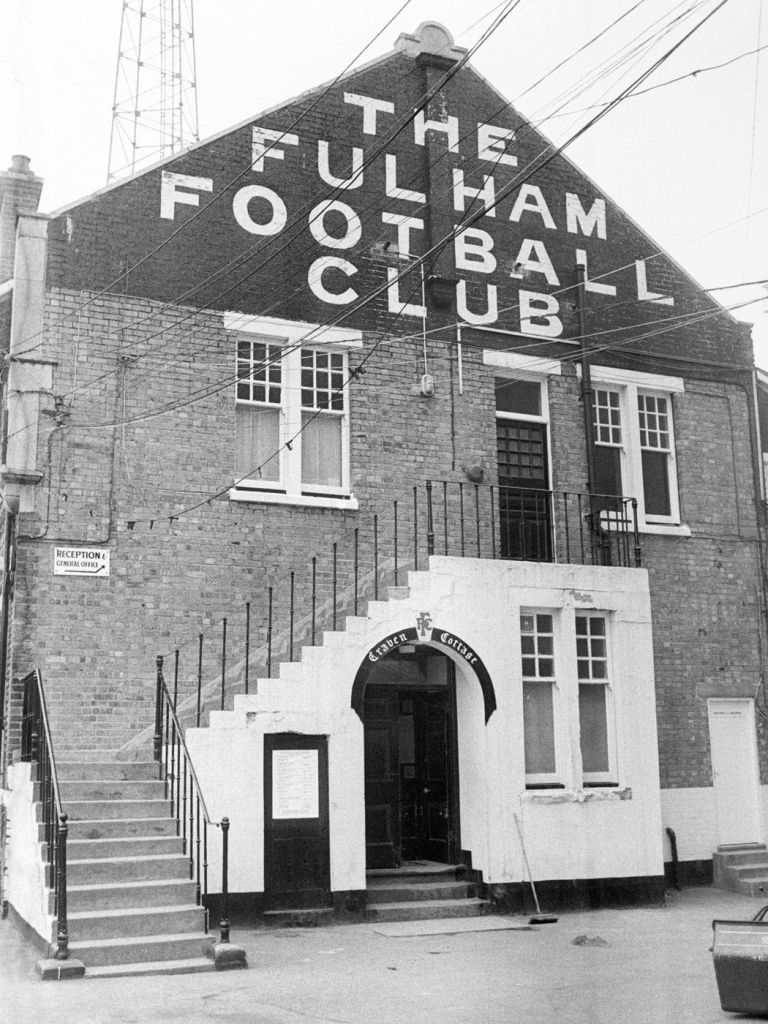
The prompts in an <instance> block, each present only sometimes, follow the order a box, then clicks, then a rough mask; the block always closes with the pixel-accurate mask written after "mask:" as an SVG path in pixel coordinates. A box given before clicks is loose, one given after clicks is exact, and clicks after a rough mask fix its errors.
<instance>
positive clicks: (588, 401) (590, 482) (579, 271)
mask: <svg viewBox="0 0 768 1024" xmlns="http://www.w3.org/2000/svg"><path fill="white" fill-rule="evenodd" d="M585 282H586V269H585V267H584V265H583V264H582V263H577V264H576V295H577V311H578V314H579V350H580V353H581V404H582V408H583V410H584V439H585V441H586V445H587V490H588V491H589V493H590V494H594V493H595V447H594V437H593V430H594V427H593V424H592V420H593V414H592V394H593V392H592V375H591V373H590V369H589V359H588V358H587V349H586V334H587V289H586V285H585Z"/></svg>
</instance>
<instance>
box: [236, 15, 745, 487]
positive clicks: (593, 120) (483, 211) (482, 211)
mask: <svg viewBox="0 0 768 1024" xmlns="http://www.w3.org/2000/svg"><path fill="white" fill-rule="evenodd" d="M725 2H727V0H723V2H722V3H721V4H720V5H718V8H715V11H712V12H711V13H710V15H708V16H707V18H705V19H703V21H702V22H701V23H700V24H703V23H704V21H706V20H708V17H710V16H711V15H712V14H714V13H715V12H716V10H717V9H719V7H720V6H723V4H724V3H725ZM697 27H699V26H697ZM694 31H695V29H694ZM690 34H692V33H689V35H690ZM689 35H688V36H686V37H685V38H688V37H689ZM683 41H685V40H681V41H680V42H679V43H678V44H676V46H675V47H673V48H672V50H670V51H669V53H671V52H673V51H674V49H676V48H677V47H678V46H679V45H681V44H682V42H683ZM667 56H668V54H667ZM663 59H665V58H662V60H663ZM659 63H660V62H657V64H656V65H655V66H658V64H659ZM655 66H654V67H655ZM652 70H653V69H651V71H652ZM649 73H650V71H649V72H646V73H645V74H644V75H643V76H641V78H640V79H639V80H643V79H644V78H645V77H647V75H648V74H649ZM630 88H631V87H630ZM621 98H622V97H619V99H618V100H617V101H616V102H619V101H620V99H621ZM614 105H615V104H614ZM600 116H602V114H601V115H600ZM598 119H599V117H598V118H594V119H592V122H590V124H591V123H594V122H595V121H596V120H598ZM587 127H589V125H587V126H585V127H584V128H583V129H582V132H583V131H584V130H586V128H587ZM579 134H580V133H579ZM562 148H564V147H560V151H562ZM549 159H551V157H550V158H549ZM547 162H548V161H547ZM494 205H495V204H494ZM485 212H486V209H484V210H481V211H480V215H483V214H484V213H485ZM426 255H428V254H426ZM425 258H426V256H424V257H421V258H420V259H421V260H422V261H423V260H424V259H425ZM411 269H412V268H411V267H409V268H407V269H406V270H405V271H404V272H403V274H402V275H401V276H405V275H406V274H407V273H409V272H410V270H411ZM365 301H370V297H368V298H367V299H366V300H365ZM720 312H721V311H720V310H718V311H716V314H715V315H717V314H719V313H720ZM345 315H349V311H346V313H345ZM342 318H343V317H342ZM369 355H372V352H371V353H370V354H369ZM230 486H231V485H230Z"/></svg>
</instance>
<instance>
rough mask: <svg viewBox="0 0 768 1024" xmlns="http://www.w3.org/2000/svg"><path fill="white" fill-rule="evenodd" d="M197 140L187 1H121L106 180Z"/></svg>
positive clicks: (190, 4)
mask: <svg viewBox="0 0 768 1024" xmlns="http://www.w3.org/2000/svg"><path fill="white" fill-rule="evenodd" d="M198 139H199V134H198V112H197V71H196V65H195V34H194V14H193V0H124V2H123V10H122V20H121V23H120V42H119V44H118V54H117V70H116V73H115V95H114V101H113V104H112V132H111V136H110V142H109V161H108V169H107V184H111V183H112V182H114V181H117V180H119V179H120V178H124V177H127V176H128V175H130V174H134V173H136V172H137V171H140V170H141V169H142V168H144V167H147V166H149V165H150V164H152V163H155V162H156V161H157V160H161V159H162V158H163V157H166V156H169V155H170V154H171V153H174V152H178V151H179V150H181V149H183V148H184V147H185V146H189V145H191V144H192V143H193V142H197V141H198Z"/></svg>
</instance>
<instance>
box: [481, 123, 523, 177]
mask: <svg viewBox="0 0 768 1024" xmlns="http://www.w3.org/2000/svg"><path fill="white" fill-rule="evenodd" d="M514 137H515V129H514V128H498V127H497V126H496V125H494V124H479V125H478V126H477V155H478V157H479V158H480V159H481V160H492V161H493V163H494V164H507V165H508V166H509V167H517V157H516V156H514V154H512V153H508V152H507V145H508V143H510V142H512V140H513V139H514Z"/></svg>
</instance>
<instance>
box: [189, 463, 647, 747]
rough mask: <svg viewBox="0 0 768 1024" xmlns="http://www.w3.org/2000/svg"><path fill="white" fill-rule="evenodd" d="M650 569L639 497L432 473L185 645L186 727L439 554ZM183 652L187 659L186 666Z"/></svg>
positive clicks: (272, 578) (275, 577) (275, 578)
mask: <svg viewBox="0 0 768 1024" xmlns="http://www.w3.org/2000/svg"><path fill="white" fill-rule="evenodd" d="M436 554H437V555H447V556H451V557H459V558H483V559H505V560H511V559H516V560H522V561H538V562H560V563H581V564H585V565H602V566H617V567H633V566H640V565H641V551H640V537H639V529H638V511H637V501H636V500H635V499H634V498H630V497H624V496H617V495H608V494H585V493H583V492H577V491H556V490H541V489H536V488H525V487H511V486H505V485H503V484H502V485H500V486H499V485H495V484H494V485H481V484H473V483H469V482H466V481H449V480H438V481H432V480H427V481H425V482H424V483H423V484H421V485H418V486H413V487H410V488H408V489H407V490H406V491H404V492H403V493H401V494H400V495H399V496H398V497H397V498H395V499H393V500H392V501H391V502H390V503H389V504H388V505H384V506H382V507H380V508H379V510H378V511H377V512H376V513H375V514H373V515H372V516H371V517H370V518H369V519H368V520H367V521H361V522H359V523H358V524H357V525H355V526H354V527H352V528H351V529H349V530H348V531H346V532H345V533H343V534H341V535H340V536H338V537H337V538H336V539H335V540H333V541H330V542H329V544H328V546H327V548H326V550H325V552H324V553H323V552H315V553H314V554H313V555H308V556H307V558H306V559H305V562H304V564H303V565H302V566H294V567H293V568H290V569H288V568H286V569H285V570H284V571H283V572H282V573H281V574H280V575H277V574H268V575H267V579H266V582H265V586H264V587H263V589H262V591H261V593H260V594H254V595H253V596H252V598H251V600H248V601H246V602H245V604H244V608H243V612H242V614H239V613H238V612H236V611H235V612H232V613H230V614H229V615H228V616H227V617H226V618H224V619H222V620H220V622H219V623H218V624H217V626H216V627H215V628H214V630H213V631H211V632H207V633H199V634H198V636H197V637H196V638H195V640H194V641H193V642H192V643H190V644H189V645H184V650H183V651H182V648H181V647H179V648H177V649H176V651H175V652H174V657H175V663H174V678H173V694H174V698H173V704H174V708H175V709H176V711H177V713H178V715H179V719H180V721H181V722H182V723H183V725H184V727H187V726H189V725H197V726H199V725H201V724H202V716H203V712H204V710H205V709H207V708H213V707H214V706H215V707H218V708H224V707H226V706H228V702H229V701H231V698H232V697H233V696H234V694H236V693H238V692H245V693H248V692H249V689H250V687H251V680H252V679H255V678H257V677H258V676H261V677H270V676H272V675H273V674H274V672H275V670H276V668H277V666H278V665H279V663H280V662H281V661H291V660H293V658H294V657H295V652H296V651H297V650H298V649H300V648H301V647H302V646H304V645H316V644H317V643H320V642H321V640H320V636H321V632H322V630H323V629H339V628H343V618H344V616H346V615H357V614H359V613H360V608H361V606H362V605H363V603H364V602H366V601H369V600H377V599H378V598H379V596H380V595H381V594H383V592H384V590H385V588H386V587H387V586H392V585H394V586H396V587H397V586H399V585H401V584H402V583H405V582H406V580H407V573H408V571H410V570H418V569H420V568H424V567H426V565H427V559H428V558H429V557H430V556H433V555H436ZM180 658H181V662H180Z"/></svg>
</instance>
